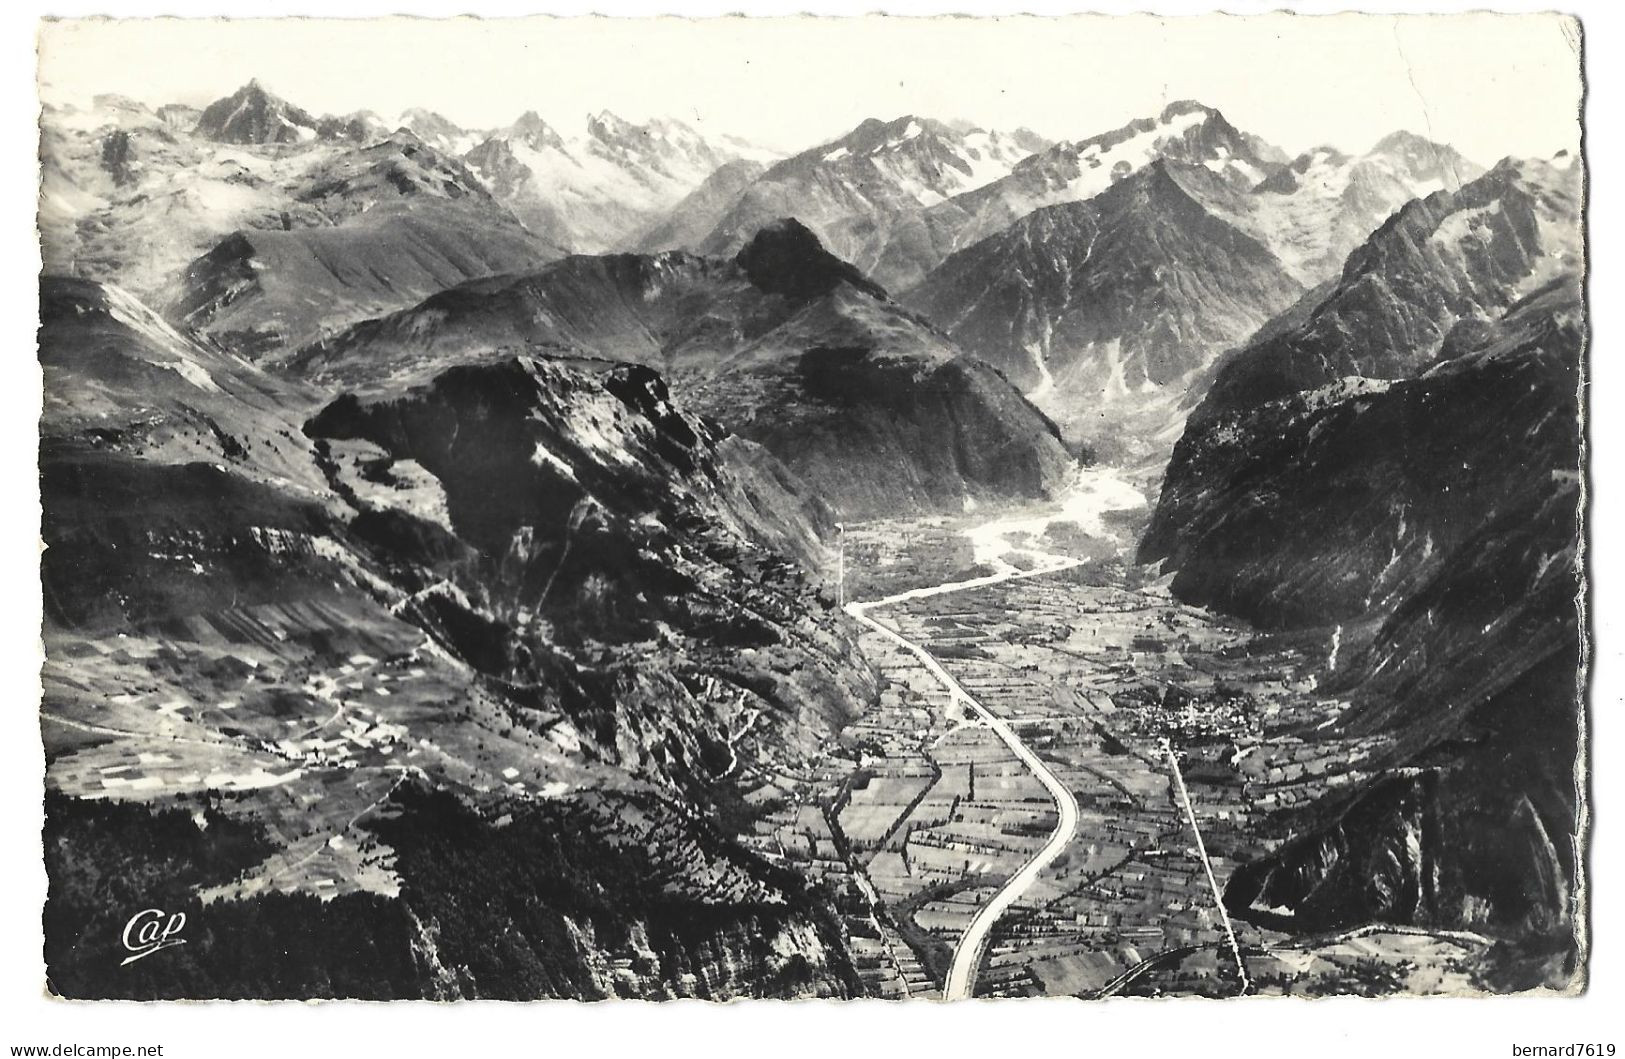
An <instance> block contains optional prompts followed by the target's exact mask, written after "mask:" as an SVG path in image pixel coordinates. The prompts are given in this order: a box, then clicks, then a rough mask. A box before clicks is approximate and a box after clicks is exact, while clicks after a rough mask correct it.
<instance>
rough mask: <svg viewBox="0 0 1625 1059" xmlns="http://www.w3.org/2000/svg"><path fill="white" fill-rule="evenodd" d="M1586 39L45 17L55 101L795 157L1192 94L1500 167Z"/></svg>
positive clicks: (1427, 32)
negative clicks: (250, 84)
mask: <svg viewBox="0 0 1625 1059" xmlns="http://www.w3.org/2000/svg"><path fill="white" fill-rule="evenodd" d="M1578 54H1579V43H1578V31H1577V29H1576V28H1575V26H1574V24H1573V23H1572V22H1570V21H1568V20H1566V19H1562V18H1558V17H1555V16H1545V15H1454V16H1414V17H1405V16H1400V17H1395V16H1388V15H1377V16H1294V15H1266V16H1250V17H1235V16H1212V17H1182V18H1156V17H1153V16H1108V17H1103V16H1076V17H1065V18H1036V17H1009V18H998V19H986V18H983V19H971V18H936V19H922V18H886V17H878V16H872V17H864V18H850V19H795V18H772V19H768V18H757V19H745V18H727V19H712V20H701V19H694V20H684V19H673V18H667V19H648V20H636V19H612V18H571V19H549V18H533V19H495V20H479V19H472V18H461V19H452V20H414V19H389V20H374V21H363V20H345V21H341V20H330V21H322V20H310V19H305V20H300V19H276V20H238V21H230V22H227V21H208V20H176V19H153V20H118V21H108V20H82V21H73V22H56V23H45V24H43V26H42V29H41V33H40V80H41V94H42V96H43V97H44V98H45V99H46V100H48V101H53V102H59V101H68V102H78V101H87V100H88V99H89V97H90V96H91V95H93V94H95V93H98V92H117V93H121V94H124V95H128V96H132V97H134V98H136V99H140V100H142V101H144V102H147V103H149V104H153V105H157V104H161V103H166V102H188V103H193V104H203V103H206V102H208V101H209V100H211V99H214V98H217V97H219V96H222V95H226V94H228V93H230V92H231V91H233V90H235V89H236V88H237V87H238V86H240V85H241V84H243V83H244V82H246V81H247V80H248V79H249V78H250V77H258V78H259V79H260V80H261V82H262V83H264V84H265V85H266V86H267V87H269V88H270V89H271V90H272V91H274V92H276V93H277V94H279V95H281V96H283V97H285V98H287V99H288V100H290V101H291V102H293V103H296V104H298V105H299V106H302V107H304V108H306V109H307V110H311V111H313V112H316V113H344V112H348V111H353V110H361V109H368V110H374V111H377V112H378V113H380V114H381V115H383V116H384V117H385V119H386V120H393V119H394V118H395V117H396V116H397V115H398V114H399V113H400V111H401V110H403V109H405V108H407V107H412V106H424V107H429V108H431V109H434V110H438V111H440V112H441V113H443V114H445V115H446V116H447V117H449V118H451V119H453V120H454V121H457V122H459V123H461V124H464V125H467V126H470V127H481V128H484V127H493V126H497V125H505V124H507V123H509V122H511V121H512V120H513V119H514V118H515V117H516V116H518V114H520V113H521V112H522V111H525V110H535V111H537V112H539V113H540V114H541V115H542V116H543V117H544V118H545V119H546V120H547V121H549V122H550V123H552V124H554V125H556V126H558V127H559V128H561V129H563V130H565V131H567V132H568V131H574V130H578V129H580V127H581V126H582V123H583V121H584V118H585V116H586V115H587V114H588V113H590V112H596V111H598V110H600V109H609V110H612V111H614V112H615V113H617V114H620V115H621V116H623V117H626V118H631V119H634V120H643V119H646V118H648V117H652V116H656V115H670V116H673V117H678V118H681V119H683V120H685V121H687V122H689V123H690V124H692V125H694V126H696V127H697V128H700V129H701V130H702V131H705V132H709V133H713V134H716V133H724V132H726V133H734V134H736V135H740V136H744V137H746V138H748V139H752V140H756V141H758V142H762V143H765V144H769V145H772V146H776V147H779V148H784V149H791V148H800V147H804V146H810V145H812V144H814V143H818V142H822V141H824V140H827V139H831V138H833V137H835V136H838V135H840V134H841V133H843V132H845V131H846V130H847V129H849V128H851V127H852V126H854V125H856V124H857V123H858V122H860V121H862V120H863V119H864V118H866V117H880V118H893V117H897V116H899V115H901V114H905V113H912V114H920V115H925V116H929V117H936V118H943V119H952V118H964V119H968V120H970V121H974V122H976V123H977V124H980V125H983V126H986V127H992V128H1012V127H1015V126H1017V125H1026V126H1029V127H1031V128H1033V129H1036V130H1037V131H1039V132H1041V133H1044V134H1045V135H1047V136H1051V137H1054V138H1065V139H1075V138H1080V137H1084V136H1088V135H1092V134H1094V133H1096V132H1100V131H1103V130H1105V129H1109V128H1114V127H1116V126H1118V125H1120V124H1122V123H1123V122H1124V121H1127V120H1129V119H1130V118H1134V117H1138V116H1142V115H1145V114H1149V113H1153V112H1155V111H1156V110H1158V109H1159V108H1160V107H1161V106H1162V105H1163V104H1164V103H1166V102H1168V101H1171V100H1175V99H1184V98H1194V99H1199V100H1201V101H1203V102H1205V103H1208V104H1210V105H1212V106H1216V107H1218V108H1219V109H1221V110H1222V111H1224V113H1225V115H1226V116H1227V117H1229V118H1230V120H1231V121H1232V122H1233V123H1235V124H1236V125H1237V126H1239V127H1240V128H1242V129H1245V130H1247V131H1250V132H1255V133H1257V134H1259V135H1261V136H1263V137H1264V138H1265V139H1267V140H1270V141H1271V142H1273V143H1276V144H1278V145H1279V146H1281V147H1282V148H1284V149H1286V150H1287V151H1289V152H1292V153H1296V152H1298V151H1301V150H1304V149H1306V148H1308V147H1311V146H1314V145H1317V144H1321V143H1330V144H1333V145H1335V146H1337V147H1340V148H1343V149H1345V150H1351V151H1358V150H1364V149H1365V148H1367V147H1369V146H1370V145H1371V144H1372V143H1374V142H1375V141H1376V140H1377V139H1379V138H1381V137H1382V136H1384V135H1386V134H1387V133H1389V132H1392V131H1394V130H1395V129H1400V128H1404V129H1410V130H1411V131H1414V132H1418V133H1421V134H1423V135H1430V136H1432V137H1433V138H1435V139H1438V140H1441V141H1443V142H1446V143H1450V144H1452V145H1454V146H1455V147H1456V148H1457V149H1458V150H1461V151H1462V152H1463V153H1464V154H1466V155H1467V156H1468V157H1470V158H1473V159H1474V160H1476V161H1478V162H1481V163H1485V164H1488V163H1492V162H1494V161H1495V160H1497V159H1498V158H1501V157H1503V156H1505V155H1508V154H1516V155H1550V154H1553V153H1555V152H1556V151H1558V150H1561V149H1565V148H1567V149H1571V150H1572V149H1574V148H1575V147H1576V146H1577V144H1578V138H1579V125H1578V119H1577V114H1578V108H1579V101H1580V92H1581V85H1580V78H1579V69H1578Z"/></svg>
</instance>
